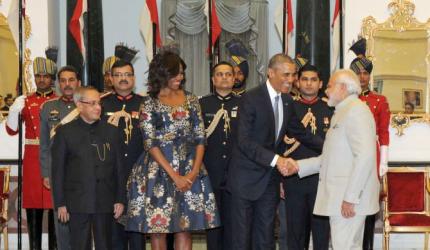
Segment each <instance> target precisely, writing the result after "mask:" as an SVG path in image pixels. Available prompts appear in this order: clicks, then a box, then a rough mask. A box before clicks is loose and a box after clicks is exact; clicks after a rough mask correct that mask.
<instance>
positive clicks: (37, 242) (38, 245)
mask: <svg viewBox="0 0 430 250" xmlns="http://www.w3.org/2000/svg"><path fill="white" fill-rule="evenodd" d="M25 211H26V214H27V230H28V238H29V243H30V250H42V219H43V209H36V208H30V209H25Z"/></svg>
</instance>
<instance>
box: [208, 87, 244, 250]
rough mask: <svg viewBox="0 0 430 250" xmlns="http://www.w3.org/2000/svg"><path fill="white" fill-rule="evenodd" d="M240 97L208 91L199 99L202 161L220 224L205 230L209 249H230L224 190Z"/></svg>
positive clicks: (227, 207) (228, 220)
mask: <svg viewBox="0 0 430 250" xmlns="http://www.w3.org/2000/svg"><path fill="white" fill-rule="evenodd" d="M239 100H240V97H238V96H236V95H234V94H233V93H230V94H229V95H227V96H225V97H223V96H220V95H218V94H217V93H216V92H215V94H210V95H207V96H205V97H203V98H202V99H200V106H201V108H202V116H203V120H204V123H205V128H206V137H207V145H206V148H205V155H204V158H203V163H204V165H205V167H206V169H207V171H208V175H209V178H210V180H211V184H212V187H213V190H214V194H215V199H216V202H217V206H218V208H219V212H220V216H221V222H222V224H223V227H221V228H216V229H211V230H208V231H207V243H208V244H207V245H208V249H209V250H212V249H214V250H215V249H224V250H225V249H231V247H232V239H231V229H230V227H231V224H230V223H231V213H230V199H231V196H230V194H229V193H228V192H227V191H226V190H225V183H226V181H227V171H228V165H229V162H230V158H231V152H232V144H233V140H234V138H235V137H236V129H237V117H238V112H239V110H238V107H239Z"/></svg>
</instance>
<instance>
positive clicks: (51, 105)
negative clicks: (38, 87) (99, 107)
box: [39, 96, 79, 250]
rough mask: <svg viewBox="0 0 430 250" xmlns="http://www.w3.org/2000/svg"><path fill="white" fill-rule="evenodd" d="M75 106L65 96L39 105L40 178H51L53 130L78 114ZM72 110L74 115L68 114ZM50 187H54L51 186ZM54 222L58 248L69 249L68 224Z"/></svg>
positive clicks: (56, 220)
mask: <svg viewBox="0 0 430 250" xmlns="http://www.w3.org/2000/svg"><path fill="white" fill-rule="evenodd" d="M75 108H76V105H75V103H74V102H73V99H69V98H66V97H65V96H62V97H58V98H54V99H52V100H49V101H46V102H45V103H44V104H42V106H41V111H40V155H39V159H40V171H41V173H42V178H50V180H51V170H52V166H51V145H52V141H53V138H54V135H55V131H56V129H57V128H58V127H59V126H60V125H61V124H65V123H67V122H69V121H70V120H73V119H74V118H76V117H77V116H78V114H79V111H77V110H75ZM72 111H73V114H75V115H69V114H70V113H71V112H72ZM66 116H67V117H66ZM66 120H67V121H66ZM60 123H61V124H60ZM51 188H54V187H53V186H51ZM57 217H58V214H57V211H56V210H55V211H54V218H57ZM54 223H55V231H56V237H57V248H58V250H68V249H70V229H69V224H68V223H61V222H60V221H59V220H58V219H55V220H54Z"/></svg>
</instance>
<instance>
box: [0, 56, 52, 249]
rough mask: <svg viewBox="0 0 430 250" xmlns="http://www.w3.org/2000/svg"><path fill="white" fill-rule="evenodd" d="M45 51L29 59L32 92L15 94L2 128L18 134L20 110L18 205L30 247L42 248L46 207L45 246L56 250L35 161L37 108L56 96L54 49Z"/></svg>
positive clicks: (45, 190)
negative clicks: (21, 146) (22, 143)
mask: <svg viewBox="0 0 430 250" xmlns="http://www.w3.org/2000/svg"><path fill="white" fill-rule="evenodd" d="M45 52H46V56H47V57H48V58H50V59H45V58H42V57H36V58H35V59H34V61H33V72H34V78H35V82H36V87H37V89H36V92H35V93H30V94H28V96H25V95H22V96H19V97H17V98H16V99H15V102H14V103H13V105H12V106H11V107H10V110H9V116H8V119H7V122H6V131H7V133H8V134H9V135H16V134H18V116H19V114H20V113H21V117H22V120H23V121H24V124H25V148H24V152H25V153H24V160H23V179H22V207H23V208H25V210H26V215H27V230H28V236H29V243H30V249H31V250H34V249H36V250H39V249H42V221H43V212H44V210H45V209H49V213H48V231H49V249H56V240H55V230H54V218H53V211H52V197H51V192H50V190H49V188H47V187H45V186H44V185H43V179H42V175H41V173H40V164H39V140H40V119H39V113H40V107H41V105H42V104H43V103H44V102H45V101H48V100H52V99H53V98H56V97H57V96H56V95H55V93H54V91H53V90H52V86H53V83H54V81H55V73H56V71H57V67H56V64H55V60H56V57H57V51H56V49H53V48H48V49H47V50H46V51H45Z"/></svg>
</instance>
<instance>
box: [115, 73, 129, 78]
mask: <svg viewBox="0 0 430 250" xmlns="http://www.w3.org/2000/svg"><path fill="white" fill-rule="evenodd" d="M112 76H113V77H115V78H120V77H126V78H130V77H133V76H134V74H133V73H131V72H126V73H114V74H112Z"/></svg>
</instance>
